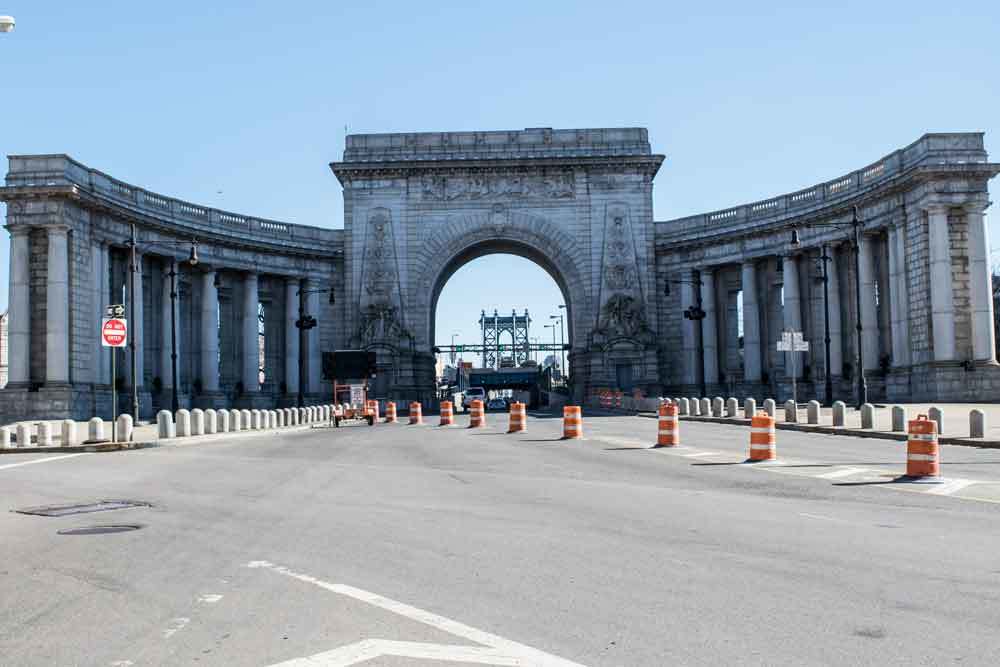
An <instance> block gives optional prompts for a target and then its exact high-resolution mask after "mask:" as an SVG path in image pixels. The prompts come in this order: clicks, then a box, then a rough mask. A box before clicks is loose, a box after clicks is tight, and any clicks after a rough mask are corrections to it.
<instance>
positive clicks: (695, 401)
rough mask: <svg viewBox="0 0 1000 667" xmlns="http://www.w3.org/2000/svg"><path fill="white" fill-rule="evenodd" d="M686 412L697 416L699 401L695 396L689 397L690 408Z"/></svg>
mask: <svg viewBox="0 0 1000 667" xmlns="http://www.w3.org/2000/svg"><path fill="white" fill-rule="evenodd" d="M688 414H689V415H693V416H695V417H697V416H698V415H700V414H701V401H699V400H698V399H697V398H692V399H691V410H690V412H688Z"/></svg>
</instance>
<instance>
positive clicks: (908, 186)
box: [0, 128, 1000, 423]
mask: <svg viewBox="0 0 1000 667" xmlns="http://www.w3.org/2000/svg"><path fill="white" fill-rule="evenodd" d="M662 162H663V156H662V155H656V154H654V153H653V152H652V150H651V148H650V144H649V139H648V136H647V133H646V130H644V129H642V128H617V129H615V128H605V129H583V130H552V129H548V128H534V129H527V130H520V131H510V132H506V131H503V132H435V133H406V134H367V135H351V136H348V137H347V142H346V146H345V150H344V154H343V159H342V160H341V161H339V162H334V163H332V164H331V165H330V167H331V168H332V170H333V173H334V174H335V175H336V178H337V179H338V180H339V181H340V184H341V186H342V188H343V194H344V228H343V229H342V230H341V229H323V228H317V227H309V226H304V225H296V224H290V223H285V222H279V221H274V220H266V219H262V218H258V217H254V216H249V215H244V214H239V213H233V212H229V211H221V210H218V209H215V208H212V207H207V206H201V205H199V204H195V203H191V202H187V201H183V200H180V199H175V198H172V197H168V196H165V195H162V194H159V193H155V192H150V191H148V190H145V189H143V188H141V187H138V186H135V185H132V184H130V183H127V182H125V181H121V180H118V179H116V178H114V177H112V176H110V175H108V174H105V173H103V172H100V171H98V170H96V169H93V168H91V167H88V166H85V165H83V164H80V163H79V162H76V161H75V160H73V159H72V158H70V157H68V156H66V155H20V156H10V157H9V170H8V174H7V178H6V183H5V186H4V187H3V188H0V199H2V200H3V201H5V202H7V205H8V206H7V225H6V228H7V230H8V231H9V232H10V234H11V257H10V263H9V266H10V294H9V313H8V322H9V325H8V332H9V333H8V339H9V340H8V350H9V368H8V382H7V385H6V386H5V387H3V388H2V389H0V417H2V419H0V421H3V422H5V423H6V422H9V421H12V420H15V419H27V418H57V417H75V418H78V419H80V418H86V417H89V416H92V415H95V414H97V415H101V416H110V412H111V387H112V385H117V386H118V387H119V388H120V389H121V390H122V391H123V392H129V393H130V391H131V386H130V385H131V384H132V377H133V373H132V370H133V369H132V367H131V364H129V363H128V356H126V355H122V354H120V353H119V356H118V358H117V361H118V363H117V365H116V370H115V373H114V377H112V370H111V368H112V365H111V353H110V352H109V350H108V348H102V347H100V344H99V339H98V331H99V326H100V321H101V317H102V315H103V313H104V307H105V306H106V305H108V304H112V303H122V302H125V303H128V304H129V305H134V306H135V312H136V317H135V321H134V322H132V323H131V324H130V327H131V330H132V331H133V332H134V334H135V336H134V339H133V342H134V345H135V349H136V364H135V368H134V370H135V374H134V376H135V378H136V380H135V385H136V386H135V389H136V392H137V394H138V396H139V400H140V403H141V412H142V414H143V415H144V416H149V415H150V414H152V412H153V411H154V410H156V409H160V408H161V407H165V406H169V399H170V396H171V394H172V393H173V390H174V388H175V387H176V388H177V390H178V392H177V393H178V394H179V397H180V402H181V403H182V404H183V406H184V407H216V408H217V407H245V406H249V407H265V406H266V407H270V406H274V405H289V404H294V403H295V402H297V401H298V400H299V396H300V395H302V396H303V398H304V400H306V401H310V402H311V401H319V400H322V399H324V398H326V397H328V396H329V392H330V390H331V387H330V384H329V382H328V380H327V379H326V378H324V377H323V375H322V364H321V359H322V353H323V352H326V351H332V350H335V349H344V348H365V349H368V350H373V351H375V352H376V353H377V359H378V365H379V371H380V372H379V378H380V383H379V385H378V386H377V388H376V391H377V393H379V395H380V396H381V397H385V398H396V399H400V400H404V401H405V400H409V399H423V400H427V399H429V398H430V397H431V396H432V394H433V388H434V378H433V365H434V364H433V354H432V348H433V344H434V342H435V341H434V333H435V332H434V310H435V308H436V305H437V301H438V298H439V296H440V293H441V288H442V287H443V285H444V283H445V282H446V281H447V279H448V277H449V276H451V275H452V273H454V271H456V270H457V269H458V268H460V267H461V266H462V265H463V264H464V263H466V262H468V261H471V260H472V259H474V258H476V257H479V256H482V255H484V254H489V253H496V252H505V253H513V254H517V255H521V256H523V257H526V258H528V259H530V260H532V261H534V262H536V263H537V264H538V265H540V266H541V267H542V268H543V269H545V270H546V271H547V272H548V273H549V274H550V275H551V276H552V278H553V279H554V280H555V282H556V283H557V284H558V286H559V288H560V289H561V290H562V293H563V296H564V298H565V300H566V305H567V308H568V319H569V322H568V324H569V332H570V343H571V346H572V349H571V352H570V359H571V364H572V369H573V392H574V394H575V398H576V399H577V400H580V399H582V398H583V397H584V396H585V395H586V394H588V393H590V392H591V391H593V390H595V389H597V388H601V387H611V388H620V389H625V390H629V389H633V388H636V389H640V390H642V391H644V392H646V393H647V394H657V393H669V394H672V395H693V394H695V393H700V392H701V391H702V390H704V392H705V393H707V394H709V395H716V394H719V395H721V394H723V393H725V394H727V395H736V396H755V397H757V398H764V397H767V396H771V397H775V398H778V399H782V398H784V397H786V396H787V395H788V393H789V387H790V384H791V380H792V374H793V373H794V374H795V375H796V379H797V381H798V383H799V386H800V388H801V389H800V392H802V393H800V395H809V394H812V395H817V396H818V395H821V391H822V389H823V385H824V384H825V383H826V380H827V378H829V379H830V383H831V385H832V388H833V393H834V395H835V397H836V398H844V399H849V398H850V397H851V394H852V391H853V386H854V381H855V379H856V378H857V374H858V372H859V368H858V366H859V364H860V365H861V366H862V369H863V371H864V373H865V376H866V377H867V378H868V386H869V390H870V394H871V396H872V398H874V399H876V400H895V401H905V400H921V401H922V400H981V401H986V400H1000V367H998V365H997V362H996V351H995V348H996V340H995V334H994V309H993V291H992V283H991V275H990V262H989V243H988V239H987V234H986V224H985V217H984V213H985V211H986V209H987V207H988V206H989V193H988V182H989V180H990V179H991V178H992V177H993V176H995V175H996V174H997V173H998V172H1000V165H997V164H994V163H991V162H989V159H988V156H987V154H986V151H985V149H984V145H983V135H982V134H981V133H949V134H927V135H924V136H923V137H921V138H919V139H918V140H917V141H915V142H913V143H912V144H910V145H908V146H905V147H903V148H900V149H898V150H895V151H893V152H891V153H889V154H887V155H885V156H883V157H882V158H879V159H878V160H876V161H875V162H872V163H870V164H868V165H866V166H863V167H861V168H860V169H858V170H856V171H852V172H850V173H848V174H842V175H839V176H836V177H835V178H833V179H831V180H829V181H825V182H822V183H817V184H814V185H811V186H809V187H807V188H804V189H801V190H795V191H792V192H789V193H787V194H782V195H778V196H775V197H771V198H769V199H765V200H761V201H758V202H752V203H749V204H745V205H741V206H735V207H731V208H725V209H720V210H717V211H713V212H710V213H705V214H701V215H695V216H690V217H686V218H680V219H676V220H666V221H654V218H653V211H652V188H653V179H654V177H655V175H656V173H657V171H658V170H659V169H660V166H661V164H662ZM719 198H720V200H725V199H726V196H725V191H724V189H722V188H720V194H719ZM855 210H856V211H857V215H858V224H859V237H860V242H859V245H858V247H857V260H855V248H854V245H853V242H852V239H851V237H850V235H848V234H847V233H846V232H845V230H847V229H849V228H850V226H851V222H852V220H853V219H854V217H853V216H854V215H855V213H854V212H855ZM132 229H135V230H136V234H137V243H136V248H137V251H138V252H137V258H138V261H137V262H136V265H135V275H136V281H135V284H136V288H135V294H134V295H133V294H132V293H131V287H130V282H131V281H130V280H129V278H130V271H129V266H130V262H129V255H130V245H129V239H130V234H131V231H132ZM793 230H795V234H792V231H793ZM191 239H195V240H197V242H198V248H199V255H200V261H199V262H198V264H197V265H191V264H190V263H188V262H185V261H184V259H185V255H186V252H187V250H186V248H185V247H184V243H183V242H184V241H190V240H191ZM793 240H794V241H798V242H797V243H795V242H793ZM178 242H182V243H178ZM824 269H825V275H826V276H827V277H826V280H825V281H824V279H823V276H824ZM171 277H173V278H175V280H176V290H173V289H171V287H170V278H171ZM859 288H860V289H859ZM694 307H700V310H701V312H702V313H703V314H704V317H703V318H702V319H690V318H686V317H685V316H684V313H685V312H687V313H691V312H692V308H694ZM303 315H309V316H310V317H311V318H314V319H315V321H316V323H317V325H318V326H316V327H315V328H311V329H300V328H299V327H297V326H296V322H298V321H301V320H302V317H303ZM827 321H829V327H826V326H825V325H826V322H827ZM173 322H176V323H177V325H176V327H174V326H173V324H172V323H173ZM859 324H860V328H861V334H862V335H861V336H860V337H857V336H855V335H853V332H855V331H856V330H857V328H858V326H859ZM787 329H794V330H796V331H801V332H802V333H803V336H804V337H805V338H806V339H807V340H808V341H809V342H810V343H811V346H810V350H809V352H807V353H805V354H803V356H802V359H801V360H800V361H799V362H798V363H797V364H796V365H795V366H794V367H791V366H788V367H786V359H785V358H784V355H782V354H779V353H778V352H777V351H776V350H775V343H776V341H777V340H778V339H780V337H781V335H782V332H783V331H784V330H787ZM827 340H829V345H827ZM175 351H176V359H177V362H176V373H175V372H174V367H175V364H174V362H173V355H174V352H175ZM827 359H829V363H828V362H827Z"/></svg>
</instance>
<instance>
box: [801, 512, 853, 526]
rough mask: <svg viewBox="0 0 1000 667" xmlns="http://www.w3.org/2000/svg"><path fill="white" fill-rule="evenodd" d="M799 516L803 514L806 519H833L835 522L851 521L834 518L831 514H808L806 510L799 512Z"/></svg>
mask: <svg viewBox="0 0 1000 667" xmlns="http://www.w3.org/2000/svg"><path fill="white" fill-rule="evenodd" d="M799 516H804V517H806V518H807V519H819V520H820V521H835V522H837V523H851V522H850V521H845V520H844V519H836V518H834V517H832V516H823V515H822V514H809V513H807V512H799Z"/></svg>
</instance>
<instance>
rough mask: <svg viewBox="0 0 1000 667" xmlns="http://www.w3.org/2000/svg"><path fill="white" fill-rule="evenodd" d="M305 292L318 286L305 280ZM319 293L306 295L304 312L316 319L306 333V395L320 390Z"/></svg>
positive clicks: (321, 369) (321, 370)
mask: <svg viewBox="0 0 1000 667" xmlns="http://www.w3.org/2000/svg"><path fill="white" fill-rule="evenodd" d="M305 288H306V290H316V289H319V286H318V285H317V284H316V282H315V281H312V280H307V281H306V283H305ZM319 297H320V293H319V292H311V293H310V294H307V295H306V312H307V313H308V314H309V315H311V316H312V317H314V318H316V321H317V324H316V326H315V327H313V328H312V329H309V330H308V331H306V341H305V342H306V364H307V366H306V378H305V379H306V380H307V382H306V385H305V390H306V393H309V394H318V393H319V390H320V379H321V375H322V373H323V357H322V354H321V353H320V346H319V320H321V319H322V317H321V314H320V311H319V309H320V305H319V303H320V301H319Z"/></svg>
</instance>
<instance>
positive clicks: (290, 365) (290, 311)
mask: <svg viewBox="0 0 1000 667" xmlns="http://www.w3.org/2000/svg"><path fill="white" fill-rule="evenodd" d="M297 319H299V279H298V278H288V279H286V280H285V386H286V387H287V388H288V393H289V394H296V393H298V391H299V342H300V341H299V329H298V327H296V326H295V321H296V320H297Z"/></svg>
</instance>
